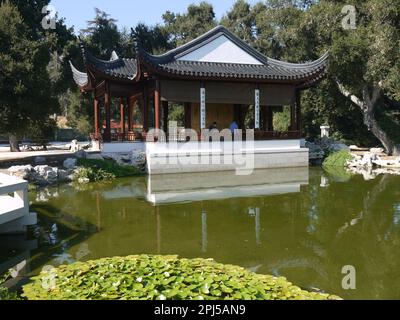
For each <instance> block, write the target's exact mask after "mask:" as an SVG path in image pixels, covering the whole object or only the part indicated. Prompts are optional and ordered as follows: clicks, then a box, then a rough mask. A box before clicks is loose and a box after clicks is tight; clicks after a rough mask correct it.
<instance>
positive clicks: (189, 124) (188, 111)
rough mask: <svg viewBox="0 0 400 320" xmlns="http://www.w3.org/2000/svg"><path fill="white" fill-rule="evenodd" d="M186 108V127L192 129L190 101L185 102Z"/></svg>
mask: <svg viewBox="0 0 400 320" xmlns="http://www.w3.org/2000/svg"><path fill="white" fill-rule="evenodd" d="M184 108H185V129H192V104H191V103H190V102H185V103H184Z"/></svg>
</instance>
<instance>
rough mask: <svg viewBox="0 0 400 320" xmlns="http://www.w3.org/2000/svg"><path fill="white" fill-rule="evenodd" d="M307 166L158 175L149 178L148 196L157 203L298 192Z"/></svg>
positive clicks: (304, 182) (303, 180) (306, 178)
mask: <svg viewBox="0 0 400 320" xmlns="http://www.w3.org/2000/svg"><path fill="white" fill-rule="evenodd" d="M308 181H309V172H308V168H307V167H304V168H285V169H267V170H256V171H254V172H253V174H251V175H247V176H239V175H236V174H235V172H212V173H196V174H174V175H156V176H151V177H149V178H148V181H147V195H146V199H147V201H149V202H150V203H152V204H154V205H161V204H168V203H179V202H187V201H207V200H218V199H229V198H240V197H258V196H267V195H276V194H287V193H298V192H300V188H301V186H302V185H308Z"/></svg>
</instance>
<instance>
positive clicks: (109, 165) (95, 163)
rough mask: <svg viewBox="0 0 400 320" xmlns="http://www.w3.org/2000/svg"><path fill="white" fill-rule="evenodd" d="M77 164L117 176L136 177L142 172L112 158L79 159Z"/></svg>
mask: <svg viewBox="0 0 400 320" xmlns="http://www.w3.org/2000/svg"><path fill="white" fill-rule="evenodd" d="M77 165H78V166H80V167H83V168H89V169H92V170H94V171H98V170H102V171H104V172H107V173H109V174H112V175H113V176H114V177H115V178H125V177H134V176H138V175H141V174H142V173H141V172H140V170H139V169H137V168H135V167H133V166H120V165H118V164H117V163H115V162H114V161H112V160H95V159H78V162H77Z"/></svg>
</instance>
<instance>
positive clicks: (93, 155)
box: [86, 153, 104, 160]
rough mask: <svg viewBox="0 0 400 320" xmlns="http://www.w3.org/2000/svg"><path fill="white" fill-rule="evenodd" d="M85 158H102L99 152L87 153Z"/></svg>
mask: <svg viewBox="0 0 400 320" xmlns="http://www.w3.org/2000/svg"><path fill="white" fill-rule="evenodd" d="M86 159H89V160H104V158H103V157H102V155H101V154H99V153H93V154H87V156H86Z"/></svg>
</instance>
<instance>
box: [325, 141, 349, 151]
mask: <svg viewBox="0 0 400 320" xmlns="http://www.w3.org/2000/svg"><path fill="white" fill-rule="evenodd" d="M329 148H330V150H331V151H332V152H338V151H342V150H346V151H350V148H349V147H348V146H346V145H345V144H343V143H333V144H331V145H330V146H329Z"/></svg>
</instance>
